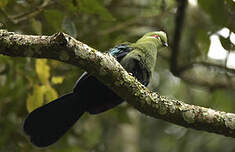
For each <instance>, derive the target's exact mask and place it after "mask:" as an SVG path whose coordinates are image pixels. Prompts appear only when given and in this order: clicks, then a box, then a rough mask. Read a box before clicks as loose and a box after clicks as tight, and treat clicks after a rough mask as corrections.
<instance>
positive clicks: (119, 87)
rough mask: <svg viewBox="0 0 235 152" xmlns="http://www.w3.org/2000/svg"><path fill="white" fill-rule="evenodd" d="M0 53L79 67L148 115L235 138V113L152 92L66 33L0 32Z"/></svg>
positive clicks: (119, 67) (101, 54) (109, 60)
mask: <svg viewBox="0 0 235 152" xmlns="http://www.w3.org/2000/svg"><path fill="white" fill-rule="evenodd" d="M0 54H3V55H8V56H12V57H16V56H18V57H35V58H49V59H55V60H59V61H62V62H66V63H69V64H73V65H75V66H79V67H81V68H83V69H84V70H86V71H88V72H89V73H91V74H93V75H94V76H95V77H97V79H98V80H100V81H101V82H102V83H104V84H106V85H107V86H109V87H110V88H111V89H112V90H113V91H114V92H115V93H116V94H118V95H119V96H121V97H122V98H123V99H125V100H126V101H127V102H128V103H129V104H131V105H133V106H134V107H135V108H136V109H138V110H139V111H140V112H142V113H144V114H146V115H149V116H151V117H155V118H159V119H163V120H166V121H168V122H171V123H174V124H178V125H181V126H184V127H189V128H193V129H197V130H204V131H208V132H213V133H217V134H221V135H225V136H230V137H235V114H232V113H226V112H222V111H216V110H213V109H209V108H204V107H200V106H195V105H189V104H186V103H184V102H182V101H179V100H171V99H169V98H167V97H163V96H160V95H159V94H158V93H155V92H151V91H149V90H148V89H147V88H146V87H145V86H143V85H142V84H141V83H139V82H138V81H137V80H136V79H135V78H134V77H132V76H131V75H129V74H128V73H127V72H126V71H125V69H123V67H122V66H121V65H120V64H119V63H118V62H117V61H116V60H115V59H114V58H113V57H112V56H111V55H109V54H107V53H101V52H99V51H97V50H95V49H93V48H91V47H89V46H88V45H86V44H84V43H82V42H79V41H77V40H76V39H74V38H72V37H71V36H69V35H67V34H64V33H57V34H54V35H52V36H33V35H22V34H16V33H13V32H8V31H6V30H0Z"/></svg>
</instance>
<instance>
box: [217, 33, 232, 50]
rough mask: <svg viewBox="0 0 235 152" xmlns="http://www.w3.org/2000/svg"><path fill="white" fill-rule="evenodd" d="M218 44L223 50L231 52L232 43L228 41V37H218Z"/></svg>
mask: <svg viewBox="0 0 235 152" xmlns="http://www.w3.org/2000/svg"><path fill="white" fill-rule="evenodd" d="M219 39H220V42H221V44H222V46H223V48H224V49H225V50H231V48H232V42H231V41H230V39H229V37H228V38H224V37H223V36H219Z"/></svg>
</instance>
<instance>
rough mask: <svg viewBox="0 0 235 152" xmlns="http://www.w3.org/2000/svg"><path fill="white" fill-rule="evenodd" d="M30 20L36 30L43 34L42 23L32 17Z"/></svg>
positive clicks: (37, 32)
mask: <svg viewBox="0 0 235 152" xmlns="http://www.w3.org/2000/svg"><path fill="white" fill-rule="evenodd" d="M30 21H31V26H32V29H33V30H34V32H35V33H36V34H39V35H40V34H42V23H41V22H40V21H38V20H36V19H34V18H33V19H31V20H30Z"/></svg>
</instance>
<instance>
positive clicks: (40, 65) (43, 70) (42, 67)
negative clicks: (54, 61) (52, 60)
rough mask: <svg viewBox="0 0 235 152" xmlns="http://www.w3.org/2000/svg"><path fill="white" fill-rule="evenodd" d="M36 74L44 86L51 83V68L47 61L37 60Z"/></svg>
mask: <svg viewBox="0 0 235 152" xmlns="http://www.w3.org/2000/svg"><path fill="white" fill-rule="evenodd" d="M35 68H36V73H37V75H38V78H39V80H40V81H41V83H42V84H48V83H49V77H50V67H49V66H48V65H47V60H46V59H37V60H36V63H35Z"/></svg>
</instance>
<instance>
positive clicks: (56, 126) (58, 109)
mask: <svg viewBox="0 0 235 152" xmlns="http://www.w3.org/2000/svg"><path fill="white" fill-rule="evenodd" d="M84 112H85V106H84V105H83V104H82V101H79V99H78V97H77V96H76V95H75V94H73V93H70V94H66V95H64V96H62V97H60V98H58V99H56V100H54V101H52V102H50V103H48V104H46V105H44V106H42V107H40V108H38V109H36V110H34V111H32V112H31V113H30V114H29V115H28V117H27V118H26V120H25V122H24V126H23V127H24V132H25V133H26V134H27V135H28V136H29V137H30V139H31V142H32V143H33V144H35V145H36V146H38V147H45V146H49V145H51V144H53V143H55V142H56V141H57V140H58V139H59V138H60V137H61V136H63V135H64V134H65V132H66V131H67V130H69V129H70V128H71V127H72V126H73V124H74V123H75V122H76V121H77V120H78V119H79V118H80V117H81V116H82V114H83V113H84Z"/></svg>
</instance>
